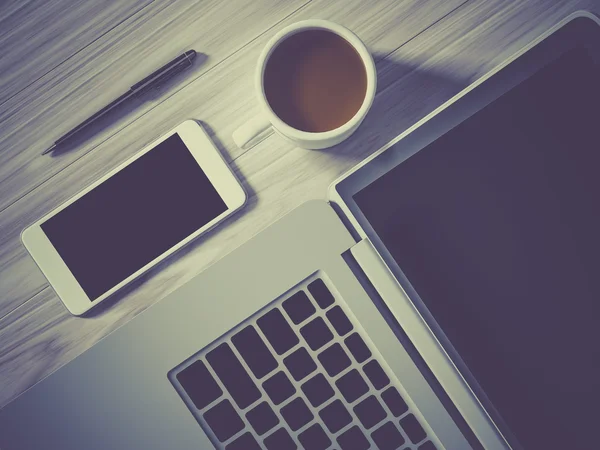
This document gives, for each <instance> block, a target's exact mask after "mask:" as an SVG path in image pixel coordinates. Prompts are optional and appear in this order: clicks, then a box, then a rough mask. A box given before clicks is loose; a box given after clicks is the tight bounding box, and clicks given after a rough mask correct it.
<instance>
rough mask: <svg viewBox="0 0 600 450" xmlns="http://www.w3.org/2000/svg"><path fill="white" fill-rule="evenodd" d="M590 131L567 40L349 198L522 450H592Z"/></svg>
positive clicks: (597, 114)
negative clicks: (551, 57) (548, 59)
mask: <svg viewBox="0 0 600 450" xmlns="http://www.w3.org/2000/svg"><path fill="white" fill-rule="evenodd" d="M473 95H476V91H475V92H473ZM599 130H600V71H599V69H598V67H597V66H595V65H594V62H593V60H592V58H591V56H590V55H589V54H588V51H587V50H586V49H584V48H577V49H574V50H571V51H569V52H568V53H566V54H564V55H563V56H562V57H560V58H559V59H558V60H557V61H554V62H553V63H551V64H549V65H547V66H546V67H545V68H544V69H541V70H540V71H538V72H537V73H535V74H534V75H533V76H532V77H530V78H529V79H527V80H526V81H524V82H522V83H521V84H520V85H518V86H517V87H516V88H514V89H512V90H511V91H509V92H508V93H506V94H505V95H503V96H502V97H500V98H499V99H498V100H496V101H495V102H494V103H492V104H490V105H488V106H487V107H485V108H484V109H482V110H481V111H479V112H478V113H477V114H475V115H474V116H472V117H471V118H470V119H468V120H467V121H465V122H463V123H462V124H461V125H459V126H457V127H456V128H454V129H452V130H451V131H450V132H448V133H446V134H445V135H444V136H442V137H441V138H439V139H438V140H436V141H435V142H433V143H432V144H430V145H429V146H428V147H426V148H424V149H423V150H421V151H420V152H418V153H417V154H416V155H415V156H413V157H411V158H409V159H408V160H407V161H405V162H404V163H402V164H400V165H398V166H397V167H396V168H394V169H393V170H392V171H391V172H388V173H387V174H386V175H385V176H383V177H382V178H380V179H378V180H377V181H375V182H374V183H372V184H371V185H369V186H367V187H366V188H365V189H364V190H362V191H361V192H359V193H357V194H356V195H355V197H354V198H355V200H356V203H357V204H358V206H359V208H360V209H361V211H362V212H363V213H364V214H365V216H366V218H367V219H368V221H369V223H370V224H371V226H372V227H373V229H374V231H375V232H376V234H377V235H378V236H379V237H380V238H381V240H382V242H383V244H384V245H385V246H386V247H387V249H388V250H389V251H390V253H391V254H392V256H393V258H394V259H395V260H396V262H397V263H398V265H399V267H400V268H401V270H402V271H403V273H404V274H405V275H406V277H407V279H408V280H409V282H410V283H411V285H412V287H413V288H414V289H415V291H416V292H417V293H418V294H419V296H420V298H421V299H422V301H423V303H424V305H425V306H426V307H427V308H428V309H429V311H430V312H431V314H432V316H433V318H434V320H436V321H437V323H438V325H439V326H440V328H441V330H443V332H444V333H445V335H446V336H447V338H448V339H449V341H450V342H451V343H452V344H453V346H454V348H455V349H456V351H457V353H458V354H459V355H460V357H462V359H463V361H464V363H465V364H466V366H467V368H468V369H469V370H470V372H471V373H472V375H473V376H474V378H475V379H476V380H477V381H478V383H479V385H480V386H481V388H482V389H483V391H484V392H485V393H486V394H487V396H488V397H489V400H490V401H491V403H492V404H493V405H494V406H495V407H496V409H497V411H498V412H499V413H500V415H501V416H502V418H503V419H504V421H505V422H506V424H507V425H508V427H509V428H510V429H511V431H512V432H513V433H514V434H515V435H516V437H517V439H518V440H519V441H520V442H521V443H522V445H523V447H524V448H525V449H526V450H541V449H544V450H549V449H557V450H558V449H566V448H568V449H582V450H585V449H591V448H595V447H596V446H597V444H595V443H596V442H597V436H596V435H597V430H598V420H599V419H600V345H599V344H600V286H599V284H600V202H599V200H600V134H599ZM399 145H400V144H399Z"/></svg>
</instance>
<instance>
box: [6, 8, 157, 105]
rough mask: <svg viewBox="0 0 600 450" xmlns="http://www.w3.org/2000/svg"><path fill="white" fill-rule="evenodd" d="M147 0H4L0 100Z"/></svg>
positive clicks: (69, 54) (94, 37)
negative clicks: (103, 0)
mask: <svg viewBox="0 0 600 450" xmlns="http://www.w3.org/2000/svg"><path fill="white" fill-rule="evenodd" d="M151 2H152V0H122V1H118V2H95V1H86V0H75V1H74V0H51V1H39V0H37V1H36V0H27V1H3V2H2V5H1V6H0V48H1V49H2V57H1V58H0V80H2V81H1V82H0V105H1V104H2V103H4V102H5V101H6V100H7V99H9V98H10V97H12V96H14V95H16V94H18V93H19V92H20V91H22V90H23V89H25V88H26V87H27V86H28V85H30V84H31V83H33V82H34V81H35V80H37V79H38V78H40V77H42V76H43V75H44V74H46V73H48V72H50V70H52V69H53V68H55V67H57V66H58V65H60V64H62V63H64V61H65V60H67V59H69V58H70V57H72V56H73V55H74V54H75V53H77V52H79V51H80V50H81V49H82V48H84V47H86V46H87V45H89V44H90V43H91V42H93V41H94V40H96V39H98V38H100V37H101V36H102V35H104V34H105V33H107V32H108V31H109V30H111V29H112V28H114V27H115V26H118V25H119V24H120V23H122V22H123V21H126V20H127V19H128V18H129V17H131V16H132V15H134V14H135V13H137V12H138V11H140V10H141V9H143V8H144V7H146V6H147V5H149V4H150V3H151ZM40 30H43V32H40Z"/></svg>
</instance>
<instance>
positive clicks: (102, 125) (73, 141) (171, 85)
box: [51, 53, 208, 157]
mask: <svg viewBox="0 0 600 450" xmlns="http://www.w3.org/2000/svg"><path fill="white" fill-rule="evenodd" d="M207 59H208V56H207V55H205V54H203V53H198V55H197V56H196V59H195V60H194V61H193V62H192V65H191V66H190V67H189V68H187V69H186V70H184V71H183V72H180V73H178V74H177V75H176V76H174V77H172V78H170V79H168V80H166V81H165V82H164V83H162V84H161V85H160V86H158V87H157V88H155V89H151V90H149V91H147V92H143V93H140V94H139V95H137V96H134V97H132V98H130V99H128V100H126V101H125V102H123V103H122V104H121V105H118V106H117V107H115V109H113V110H111V111H110V112H108V113H106V115H104V116H102V117H100V118H98V119H97V120H96V121H94V123H92V124H90V125H88V126H87V127H85V129H83V130H82V131H81V132H79V133H77V134H76V135H74V136H73V137H72V138H69V139H68V140H67V141H65V142H64V143H62V144H61V145H60V146H58V147H57V148H56V149H55V150H54V151H53V152H52V153H51V156H52V157H60V156H61V155H63V154H65V153H68V152H71V151H74V150H77V149H78V148H80V147H81V146H82V145H84V144H85V143H86V142H88V141H89V140H91V139H92V138H93V137H94V136H96V135H98V134H99V133H101V132H102V131H104V130H105V129H107V128H109V127H111V126H113V125H115V124H117V123H119V122H123V123H124V126H126V123H125V121H126V119H127V117H132V116H133V115H134V113H135V112H136V111H139V110H141V109H143V107H144V105H145V104H146V103H148V102H150V101H155V100H158V99H159V98H160V97H162V96H163V95H165V94H167V93H173V92H175V88H176V87H177V86H180V85H183V84H184V83H185V82H186V81H187V82H190V81H191V80H193V79H195V78H196V77H197V75H198V73H199V71H200V69H201V67H202V65H203V64H204V62H205V61H206V60H207ZM180 87H181V86H180ZM113 100H115V99H110V100H109V102H110V101H113ZM64 108H65V109H68V108H69V105H68V104H67V103H66V102H65V105H64ZM86 119H87V117H82V118H81V121H84V120H86ZM122 128H123V127H121V128H120V129H122ZM64 131H65V132H68V131H69V130H64ZM115 132H116V131H115ZM53 138H54V139H58V138H59V136H54V137H53Z"/></svg>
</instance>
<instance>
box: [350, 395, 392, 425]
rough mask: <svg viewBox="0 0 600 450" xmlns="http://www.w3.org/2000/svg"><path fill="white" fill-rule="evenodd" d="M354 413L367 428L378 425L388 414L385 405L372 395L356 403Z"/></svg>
mask: <svg viewBox="0 0 600 450" xmlns="http://www.w3.org/2000/svg"><path fill="white" fill-rule="evenodd" d="M354 413H355V414H356V416H357V417H358V420H360V423H362V424H363V426H364V427H365V428H366V429H369V428H371V427H373V426H375V425H377V424H378V423H379V422H381V421H382V420H383V419H385V417H386V416H387V413H386V412H385V410H384V409H383V407H382V406H381V405H380V404H379V402H378V401H377V399H376V398H375V397H374V396H372V395H371V396H370V397H367V398H366V399H364V400H363V401H362V402H360V403H359V404H358V405H356V406H355V407H354Z"/></svg>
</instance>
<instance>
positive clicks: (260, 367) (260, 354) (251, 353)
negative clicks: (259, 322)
mask: <svg viewBox="0 0 600 450" xmlns="http://www.w3.org/2000/svg"><path fill="white" fill-rule="evenodd" d="M231 342H233V345H235V348H237V350H238V352H240V355H242V358H244V361H246V364H248V367H249V368H250V370H251V371H252V373H253V374H254V376H255V377H256V378H258V379H260V378H262V377H264V376H265V375H266V374H268V373H270V372H272V371H273V370H275V369H276V368H277V361H275V358H274V357H273V355H272V354H271V351H270V350H269V349H268V348H267V346H266V345H265V343H264V342H263V340H262V338H261V337H260V336H259V335H258V333H257V331H256V330H255V329H254V327H253V326H252V325H249V326H247V327H246V328H244V329H243V330H242V331H240V332H239V333H237V334H236V335H235V336H233V337H232V338H231Z"/></svg>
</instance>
